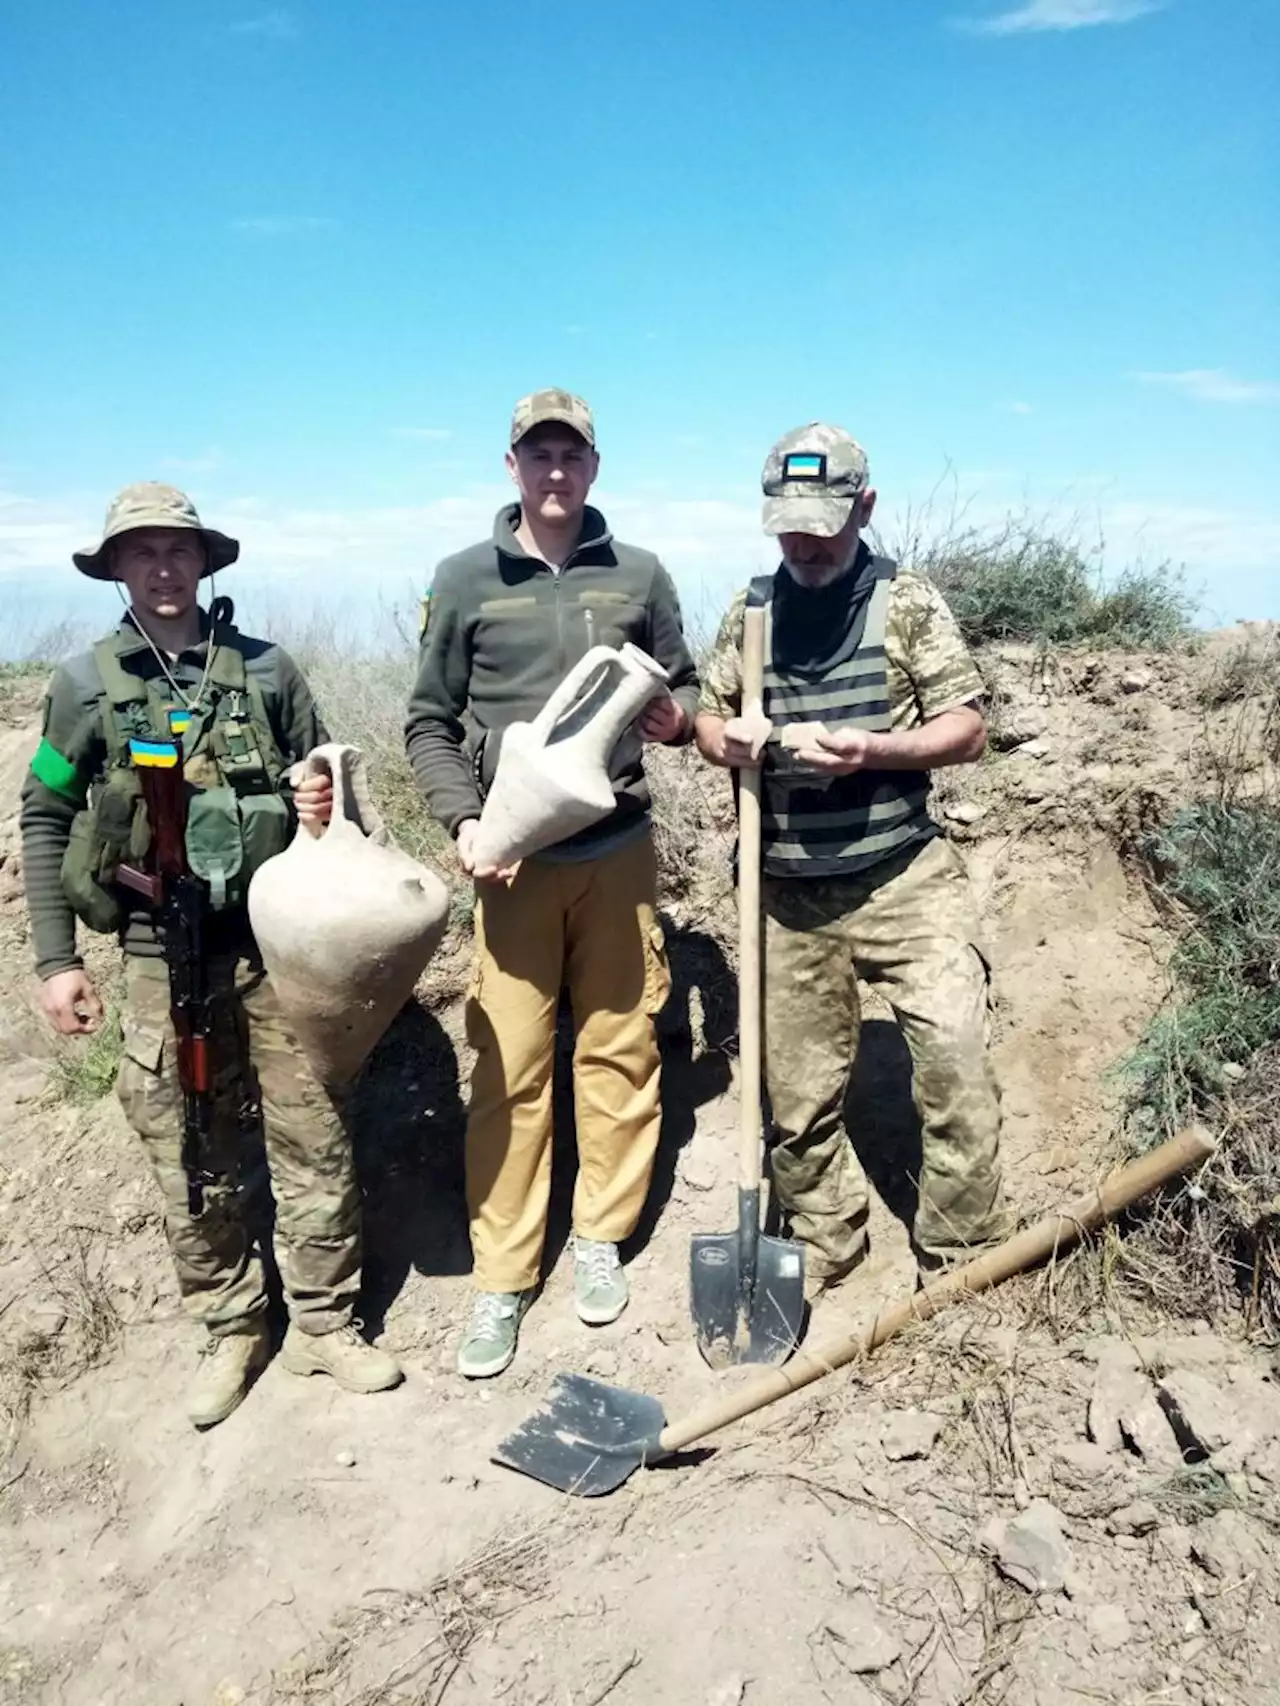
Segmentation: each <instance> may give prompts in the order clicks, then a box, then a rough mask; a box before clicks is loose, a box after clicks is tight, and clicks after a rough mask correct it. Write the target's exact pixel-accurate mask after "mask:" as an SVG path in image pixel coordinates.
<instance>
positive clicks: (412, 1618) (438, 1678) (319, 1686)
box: [261, 1523, 564, 1706]
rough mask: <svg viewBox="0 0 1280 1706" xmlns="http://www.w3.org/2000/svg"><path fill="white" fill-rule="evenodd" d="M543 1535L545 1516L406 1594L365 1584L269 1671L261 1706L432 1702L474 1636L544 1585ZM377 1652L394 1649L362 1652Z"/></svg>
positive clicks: (433, 1705) (546, 1538)
mask: <svg viewBox="0 0 1280 1706" xmlns="http://www.w3.org/2000/svg"><path fill="white" fill-rule="evenodd" d="M560 1526H561V1527H563V1526H564V1524H563V1523H561V1525H560ZM550 1540H551V1525H550V1524H545V1525H542V1526H540V1527H538V1528H534V1529H532V1530H530V1531H528V1532H526V1533H524V1534H521V1535H518V1536H515V1537H513V1538H510V1539H498V1540H493V1541H490V1542H488V1543H486V1544H485V1545H483V1546H482V1547H481V1548H480V1549H479V1550H478V1551H476V1552H473V1553H472V1554H471V1555H470V1556H469V1557H467V1558H465V1559H463V1561H462V1562H461V1563H460V1564H458V1565H456V1566H455V1567H454V1568H453V1569H451V1570H446V1571H443V1572H442V1573H441V1574H440V1575H438V1576H436V1577H435V1578H434V1579H433V1580H432V1581H430V1582H428V1583H427V1584H426V1586H425V1587H422V1588H420V1589H418V1590H416V1591H414V1592H400V1591H391V1590H387V1589H377V1588H375V1589H372V1590H370V1592H369V1593H367V1594H366V1595H365V1599H366V1600H367V1601H368V1602H369V1603H367V1604H364V1605H361V1606H359V1607H357V1608H356V1609H354V1610H352V1611H349V1612H347V1613H346V1614H345V1615H344V1616H343V1617H342V1618H341V1619H340V1620H339V1622H338V1624H337V1626H336V1627H335V1629H334V1631H333V1633H332V1635H331V1637H330V1639H329V1641H328V1643H327V1645H326V1646H325V1648H324V1650H323V1651H322V1652H320V1653H319V1654H317V1655H316V1656H314V1657H311V1658H307V1659H304V1660H301V1661H299V1662H298V1663H297V1664H295V1665H294V1666H292V1667H290V1669H289V1671H288V1672H286V1673H281V1674H278V1675H277V1676H276V1677H275V1678H274V1679H273V1681H272V1684H271V1685H270V1687H269V1689H268V1691H267V1692H266V1693H265V1695H263V1696H262V1697H261V1698H262V1706H309V1703H312V1702H314V1703H318V1706H439V1702H440V1701H441V1700H443V1699H444V1696H445V1694H446V1692H447V1690H448V1688H449V1685H450V1683H451V1682H452V1680H453V1678H454V1677H455V1675H456V1674H457V1672H458V1671H459V1669H460V1668H461V1667H462V1665H463V1664H464V1662H465V1660H466V1657H467V1654H468V1652H469V1651H470V1649H471V1647H472V1646H473V1645H474V1643H475V1642H476V1641H477V1640H479V1639H480V1637H481V1636H483V1635H485V1634H487V1633H490V1632H492V1631H493V1630H495V1629H496V1628H497V1627H498V1626H499V1625H500V1624H502V1623H503V1622H505V1621H506V1619H507V1618H509V1617H511V1616H513V1615H514V1614H515V1613H516V1612H518V1611H522V1610H524V1609H525V1608H526V1607H527V1606H529V1605H530V1604H532V1603H533V1602H534V1601H536V1600H538V1599H541V1598H542V1597H543V1595H544V1594H545V1593H546V1591H547V1586H548V1567H549V1566H548V1549H549V1544H550ZM387 1653H394V1654H396V1655H398V1656H396V1657H394V1658H392V1659H391V1660H390V1662H388V1663H383V1662H382V1661H381V1660H375V1659H374V1658H373V1657H372V1655H373V1654H387ZM368 1671H376V1673H377V1674H376V1675H375V1676H373V1677H371V1678H368V1677H366V1676H365V1675H364V1674H363V1673H365V1672H368Z"/></svg>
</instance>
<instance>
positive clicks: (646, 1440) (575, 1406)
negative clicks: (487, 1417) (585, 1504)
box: [493, 1374, 667, 1499]
mask: <svg viewBox="0 0 1280 1706" xmlns="http://www.w3.org/2000/svg"><path fill="white" fill-rule="evenodd" d="M666 1425H667V1418H666V1416H665V1415H664V1414H663V1411H662V1405H661V1404H660V1403H659V1402H658V1400H657V1399H656V1398H647V1397H645V1395H644V1393H642V1392H628V1391H627V1390H626V1388H625V1387H622V1386H606V1385H605V1384H604V1382H603V1381H601V1380H588V1379H587V1377H586V1376H585V1375H582V1374H559V1375H557V1376H556V1379H555V1382H554V1384H553V1385H552V1388H551V1390H550V1392H549V1393H548V1394H547V1397H546V1399H545V1401H544V1402H543V1404H542V1407H541V1408H540V1409H538V1410H535V1411H534V1413H533V1415H531V1416H530V1417H529V1419H528V1420H527V1421H525V1422H522V1423H521V1424H520V1426H519V1427H518V1428H517V1429H516V1430H515V1432H514V1433H511V1434H508V1435H507V1437H506V1439H504V1440H503V1441H502V1443H501V1444H500V1445H499V1446H498V1449H497V1450H496V1451H495V1452H494V1454H493V1461H494V1462H495V1463H501V1464H503V1465H505V1467H506V1468H508V1469H516V1470H518V1471H519V1472H520V1473H521V1474H522V1475H531V1476H532V1477H533V1478H534V1480H535V1481H542V1482H545V1484H546V1485H547V1486H548V1487H556V1488H558V1489H559V1491H560V1492H562V1493H573V1494H576V1495H577V1496H578V1497H579V1498H586V1499H592V1498H598V1497H599V1496H600V1494H601V1493H611V1492H613V1490H614V1488H615V1487H620V1486H621V1485H622V1483H623V1482H624V1481H625V1480H626V1479H627V1477H628V1476H629V1475H631V1474H632V1473H633V1472H634V1471H635V1470H637V1469H639V1467H640V1465H641V1464H642V1463H651V1462H653V1461H655V1459H657V1458H659V1457H661V1456H663V1455H664V1453H663V1451H662V1448H661V1446H660V1444H659V1440H658V1436H659V1435H660V1434H661V1432H662V1430H663V1428H665V1427H666Z"/></svg>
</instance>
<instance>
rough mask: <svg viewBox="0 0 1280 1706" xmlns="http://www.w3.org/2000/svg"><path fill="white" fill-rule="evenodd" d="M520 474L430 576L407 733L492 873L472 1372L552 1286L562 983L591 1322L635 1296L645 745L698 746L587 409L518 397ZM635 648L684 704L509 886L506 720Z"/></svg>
mask: <svg viewBox="0 0 1280 1706" xmlns="http://www.w3.org/2000/svg"><path fill="white" fill-rule="evenodd" d="M507 467H508V470H509V472H510V474H511V477H512V479H513V480H514V481H515V484H516V489H517V492H518V494H519V496H518V501H517V502H516V503H513V504H510V505H508V506H506V507H504V508H503V509H501V510H499V512H498V516H497V520H496V521H495V523H494V531H493V537H492V539H489V540H486V541H485V542H484V543H483V544H481V545H474V546H472V547H471V548H470V550H467V551H463V552H461V553H460V554H459V555H458V556H456V557H449V558H447V559H446V560H445V561H444V562H443V563H441V564H440V566H439V567H438V568H437V570H436V573H435V580H434V582H433V585H432V589H431V593H430V597H429V601H428V603H427V605H426V606H425V611H424V629H423V636H422V649H421V657H420V664H419V670H418V681H417V686H416V687H415V689H414V694H413V699H412V702H411V704H410V707H409V717H408V726H407V730H406V737H407V743H408V750H409V756H410V758H411V760H412V762H413V767H414V771H415V773H416V775H417V778H418V782H419V785H420V786H421V788H422V791H423V793H424V794H425V795H426V798H427V801H428V803H429V804H430V806H431V809H432V811H433V812H434V813H435V815H436V817H438V818H439V819H440V821H441V822H442V823H443V824H444V826H445V828H446V829H447V830H449V832H450V833H451V834H452V835H453V836H454V837H455V838H456V840H457V844H458V853H459V857H460V858H461V860H462V864H463V867H464V868H465V869H466V870H467V871H469V872H471V874H472V875H473V876H474V877H475V879H476V966H475V972H474V976H473V979H472V985H471V992H470V997H469V1000H468V1003H467V1026H468V1033H469V1035H470V1038H471V1041H472V1043H473V1045H474V1047H475V1050H476V1063H475V1069H474V1073H473V1076H472V1081H471V1112H470V1119H469V1122H468V1127H467V1198H468V1205H469V1208H470V1214H471V1243H472V1251H473V1255H474V1263H475V1266H474V1278H475V1284H476V1288H477V1291H478V1294H479V1295H478V1296H477V1298H476V1300H475V1307H474V1311H473V1314H472V1318H471V1323H470V1326H469V1328H468V1330H467V1333H466V1335H465V1337H464V1339H463V1342H462V1345H461V1348H460V1350H459V1353H458V1368H459V1371H460V1372H461V1373H462V1374H464V1375H467V1376H468V1377H470V1378H473V1379H474V1378H481V1377H484V1376H487V1375H494V1374H499V1373H500V1372H501V1371H502V1370H503V1369H504V1368H506V1366H507V1364H508V1363H509V1362H510V1361H511V1358H512V1356H513V1355H514V1354H515V1348H516V1337H517V1333H518V1331H519V1325H520V1318H521V1316H522V1314H523V1312H524V1310H525V1308H526V1306H527V1304H528V1302H529V1301H530V1299H531V1298H532V1296H533V1292H534V1289H535V1287H536V1286H537V1284H538V1279H539V1274H540V1270H541V1262H542V1250H543V1241H544V1238H545V1235H546V1225H547V1203H548V1195H549V1185H550V1175H551V1131H552V1113H551V1086H552V1066H553V1060H554V1051H555V1033H556V1010H557V1007H558V1005H559V999H560V988H561V984H562V982H563V983H566V984H567V985H568V989H569V995H570V998H571V1000H572V1003H573V1012H574V1021H575V1026H576V1031H577V1046H576V1048H575V1052H574V1095H575V1108H576V1117H577V1137H578V1156H579V1167H578V1183H577V1190H576V1193H575V1196H574V1206H573V1224H574V1290H575V1297H576V1303H577V1311H578V1314H579V1316H580V1317H581V1319H582V1320H584V1321H587V1322H590V1323H593V1324H597V1325H602V1324H605V1323H607V1322H610V1321H613V1320H615V1319H616V1318H617V1316H618V1315H620V1314H621V1312H622V1310H623V1308H624V1307H625V1306H626V1302H627V1280H626V1275H625V1273H624V1271H623V1269H622V1266H621V1263H620V1261H619V1256H618V1244H619V1242H620V1241H621V1240H622V1239H625V1238H626V1237H628V1236H629V1234H630V1233H631V1232H633V1231H634V1229H635V1226H636V1222H637V1221H638V1220H639V1217H640V1211H641V1209H642V1208H643V1206H644V1201H645V1197H646V1195H647V1192H648V1189H649V1180H650V1177H651V1175H652V1171H653V1161H654V1154H655V1151H656V1148H657V1142H658V1127H659V1124H660V1120H661V1109H660V1105H659V1095H658V1077H659V1059H658V1044H657V1038H656V1035H655V1030H654V1018H655V1015H656V1014H657V1012H658V1011H659V1009H660V1008H661V1007H662V1005H663V1003H664V1002H665V1000H666V998H667V995H668V992H669V989H670V976H669V973H668V970H667V960H666V952H665V948H664V946H663V937H662V927H661V925H660V924H659V922H658V920H657V916H656V912H655V905H656V896H655V878H656V872H655V860H654V849H653V838H652V835H651V833H650V823H649V796H648V790H647V788H646V786H645V779H644V768H643V764H642V762H641V744H642V742H644V741H666V742H681V741H686V740H688V739H690V738H691V736H692V733H693V715H694V711H695V709H696V706H697V696H698V688H697V680H696V677H695V674H694V667H693V660H692V658H691V657H690V655H689V648H688V647H687V646H686V644H685V641H684V636H683V633H682V631H681V623H680V609H679V605H678V603H677V600H676V594H675V589H674V587H673V586H672V584H671V581H670V579H669V578H668V576H667V573H666V571H665V569H664V568H663V567H662V565H661V563H659V561H658V559H657V558H656V557H655V556H653V555H652V553H651V552H648V551H641V550H638V549H637V548H636V547H635V546H633V545H623V544H621V543H620V542H619V541H618V540H616V539H615V538H614V537H613V535H612V534H611V533H610V531H609V528H608V525H607V524H606V522H605V519H604V517H603V516H602V515H601V514H600V512H599V510H596V509H592V508H591V507H590V506H589V505H588V503H587V496H588V493H589V492H590V489H591V485H592V482H593V481H594V479H595V477H596V473H597V470H598V468H599V457H598V456H597V454H596V444H595V424H594V422H593V420H592V416H591V411H590V410H589V409H588V408H587V405H586V404H585V403H584V402H583V401H582V399H581V398H580V397H575V396H573V395H571V394H570V393H569V392H567V391H537V392H535V393H534V394H533V395H532V396H530V397H525V398H523V399H522V400H521V401H520V402H519V403H517V404H516V409H515V416H514V419H513V420H512V423H511V448H510V451H509V453H508V455H507ZM627 640H630V641H633V642H634V643H635V644H636V645H638V646H640V647H642V648H643V649H644V650H645V651H646V652H648V653H650V654H651V655H652V656H653V657H655V658H656V659H657V660H658V662H659V663H660V664H662V665H663V666H664V668H665V669H666V670H667V672H668V675H669V679H670V684H671V692H670V695H669V696H667V697H664V698H660V699H657V700H655V701H652V702H651V703H650V704H649V705H648V706H647V707H646V709H645V711H644V713H643V714H642V716H641V717H640V718H639V720H638V722H637V724H636V727H635V732H634V737H626V738H624V739H623V740H622V741H621V742H620V744H619V746H618V749H617V752H616V754H615V757H614V763H613V784H614V791H615V797H616V803H615V806H614V811H613V814H612V816H610V817H609V818H607V819H605V821H604V822H603V823H600V824H598V825H595V826H594V827H592V828H591V829H588V830H583V831H581V832H580V833H579V834H577V835H574V836H572V837H570V838H569V839H568V840H567V841H562V842H560V843H559V844H558V845H557V846H555V847H552V848H549V849H548V850H547V851H546V852H545V853H540V854H538V855H537V856H536V857H534V858H531V859H526V860H525V861H524V863H523V864H522V865H521V866H520V867H519V869H518V871H516V872H515V873H514V874H513V873H510V872H503V871H495V870H482V869H478V868H477V867H476V864H475V853H474V837H475V832H476V827H477V823H478V820H479V817H480V809H481V802H482V800H483V798H484V794H485V791H486V789H487V788H488V786H489V783H490V781H491V779H492V777H493V773H494V770H495V768H496V766H497V762H498V752H499V748H500V746H501V742H502V734H503V730H504V729H505V728H506V727H507V726H508V725H509V724H511V723H514V722H517V721H524V720H527V719H531V718H533V717H535V716H536V715H537V713H538V712H539V711H540V710H541V709H542V707H543V705H544V704H545V703H546V701H547V699H548V698H549V697H550V695H551V693H552V692H553V690H554V689H555V687H556V686H557V685H558V684H559V682H560V681H561V680H562V678H563V677H564V675H565V674H566V672H567V671H568V670H569V669H570V668H572V666H573V665H574V664H575V663H576V662H577V661H578V659H579V658H581V657H582V655H583V654H584V653H585V652H586V651H587V650H588V649H589V648H590V647H591V646H593V645H598V644H602V643H603V644H606V645H612V646H621V645H622V643H623V642H624V641H627ZM464 717H466V718H468V720H469V725H470V726H469V729H468V730H467V731H466V732H465V733H464V722H463V719H464Z"/></svg>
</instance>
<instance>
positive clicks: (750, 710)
mask: <svg viewBox="0 0 1280 1706" xmlns="http://www.w3.org/2000/svg"><path fill="white" fill-rule="evenodd" d="M763 696H764V611H763V609H761V608H759V607H754V606H751V605H748V606H747V610H746V613H745V617H744V626H743V636H742V721H743V723H745V724H746V725H747V726H748V729H749V732H750V736H751V741H752V747H753V750H754V752H755V754H756V756H759V753H760V749H761V747H763V745H764V743H765V740H766V739H767V738H768V735H769V721H768V719H767V718H766V716H765V714H764V710H763V706H762V703H761V701H762V699H763ZM738 777H739V782H738V1093H739V1097H740V1100H741V1111H740V1115H739V1141H738V1228H737V1231H736V1232H724V1233H716V1232H700V1233H696V1234H695V1235H694V1239H693V1246H692V1249H691V1251H690V1262H689V1268H690V1273H689V1300H690V1307H691V1310H692V1313H693V1324H694V1327H695V1329H696V1331H697V1336H698V1349H699V1350H700V1351H701V1352H702V1355H703V1359H704V1360H705V1361H706V1362H708V1363H710V1365H711V1367H712V1368H726V1367H728V1366H729V1365H730V1364H731V1363H742V1362H771V1363H780V1362H785V1361H786V1360H787V1358H788V1357H789V1356H790V1355H791V1353H792V1351H793V1350H794V1349H795V1348H796V1345H797V1343H798V1342H799V1338H800V1329H801V1327H802V1326H803V1324H804V1246H803V1244H800V1243H797V1242H796V1241H794V1240H792V1239H789V1238H769V1237H765V1236H764V1235H762V1233H761V1231H760V1154H761V1146H762V1141H763V1133H762V1131H761V1122H760V1011H761V1002H760V772H759V771H758V770H754V769H745V770H740V771H739V772H738Z"/></svg>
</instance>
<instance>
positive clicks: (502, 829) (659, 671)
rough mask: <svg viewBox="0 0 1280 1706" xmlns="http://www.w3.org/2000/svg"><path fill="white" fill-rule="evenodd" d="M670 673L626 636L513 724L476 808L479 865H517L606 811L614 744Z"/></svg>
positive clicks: (610, 802) (593, 654) (598, 649)
mask: <svg viewBox="0 0 1280 1706" xmlns="http://www.w3.org/2000/svg"><path fill="white" fill-rule="evenodd" d="M667 679H668V678H667V672H666V670H665V669H663V667H662V665H661V664H660V663H657V662H655V660H654V659H653V658H651V657H650V656H649V655H648V653H647V652H642V651H641V650H640V648H639V647H638V646H633V645H631V644H630V642H628V643H627V644H626V645H624V646H623V647H622V649H621V650H620V651H615V650H614V649H613V647H612V646H593V647H592V649H591V650H590V651H589V652H587V653H586V654H585V656H584V657H582V658H581V659H580V660H579V662H578V663H577V664H576V665H575V666H574V668H573V669H571V670H570V671H569V673H568V675H566V676H565V678H564V680H563V681H562V682H561V683H560V685H559V686H558V687H557V688H556V690H555V692H554V693H553V694H552V695H551V697H550V699H548V700H547V703H546V704H545V705H544V706H543V708H542V710H541V711H540V712H539V713H538V715H537V716H536V717H535V718H534V720H533V721H532V722H531V723H512V724H510V725H509V727H507V728H506V729H505V730H504V731H503V734H502V748H501V751H500V753H499V755H498V767H497V769H496V771H495V772H494V777H493V782H492V785H491V786H490V789H489V793H488V797H487V798H486V800H485V802H484V809H483V811H482V812H481V815H480V825H479V829H478V831H477V833H476V840H475V856H476V863H477V865H478V866H479V867H480V868H481V869H485V868H488V867H498V868H499V869H501V868H503V867H505V866H509V865H514V864H515V863H516V862H517V860H520V859H525V858H528V856H529V855H530V854H531V853H538V852H541V850H542V849H543V848H544V847H551V846H553V845H554V844H555V843H556V842H557V841H564V840H565V839H566V838H567V837H568V836H570V835H574V834H576V833H577V831H578V830H580V829H586V828H587V827H588V826H589V825H590V824H593V823H599V822H600V820H601V819H602V818H605V817H608V815H609V813H610V812H611V811H612V810H613V806H614V792H613V783H612V782H611V781H610V779H609V760H610V758H611V757H612V755H613V749H614V747H615V746H616V745H617V744H618V741H619V739H620V737H621V736H622V734H623V733H624V732H625V730H626V729H627V728H628V727H629V726H630V724H631V723H632V722H633V721H634V720H635V718H636V717H637V716H638V715H639V713H640V711H641V710H642V709H643V708H644V706H645V705H647V704H648V702H649V700H650V699H654V698H657V697H658V696H659V695H660V694H663V693H665V692H666V684H667Z"/></svg>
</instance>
